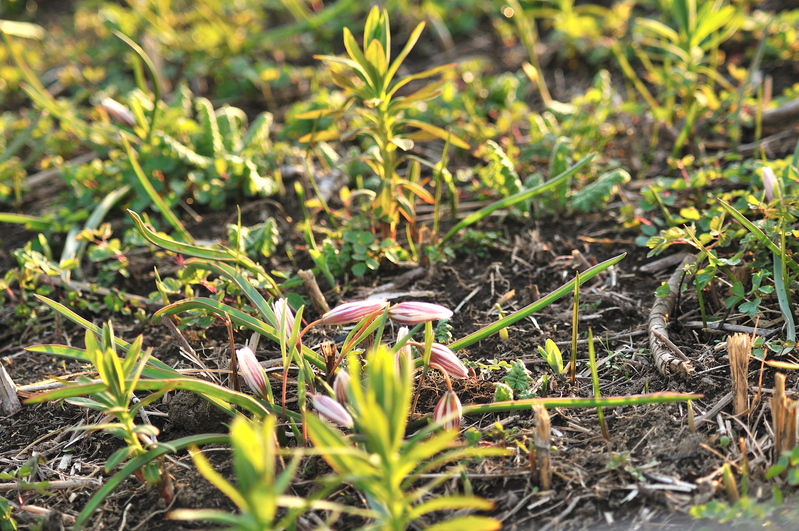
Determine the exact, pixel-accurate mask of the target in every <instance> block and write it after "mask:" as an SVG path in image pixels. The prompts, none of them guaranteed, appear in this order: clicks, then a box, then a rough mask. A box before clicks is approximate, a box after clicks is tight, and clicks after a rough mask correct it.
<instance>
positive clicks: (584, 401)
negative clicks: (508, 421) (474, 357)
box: [463, 391, 705, 415]
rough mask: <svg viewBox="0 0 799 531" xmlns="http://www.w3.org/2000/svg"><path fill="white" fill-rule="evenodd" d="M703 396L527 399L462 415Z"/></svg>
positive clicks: (467, 409)
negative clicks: (536, 406) (533, 407)
mask: <svg viewBox="0 0 799 531" xmlns="http://www.w3.org/2000/svg"><path fill="white" fill-rule="evenodd" d="M704 396H705V395H700V394H691V393H676V392H672V391H666V392H662V393H651V394H646V395H627V396H606V397H604V398H572V397H555V398H529V399H525V400H513V401H508V402H493V403H491V404H476V405H466V406H463V414H464V415H485V414H488V413H507V412H509V411H530V408H531V407H532V406H534V405H536V404H541V405H542V406H544V407H545V408H548V409H550V408H554V407H598V406H602V407H619V406H640V405H644V404H668V403H671V402H685V401H687V400H699V399H700V398H703V397H704Z"/></svg>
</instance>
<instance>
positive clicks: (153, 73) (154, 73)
mask: <svg viewBox="0 0 799 531" xmlns="http://www.w3.org/2000/svg"><path fill="white" fill-rule="evenodd" d="M114 35H116V36H117V37H119V39H120V40H121V41H122V42H124V43H125V44H127V45H128V46H129V47H130V49H131V50H133V51H134V52H135V53H136V55H138V56H139V59H141V61H142V63H144V66H146V67H147V71H148V72H149V73H150V77H151V78H152V79H153V112H152V114H151V115H150V125H149V127H148V128H147V137H146V138H145V142H150V139H151V138H152V137H153V131H154V129H155V119H156V118H157V117H158V103H159V102H160V101H161V80H160V78H159V77H158V70H157V69H156V68H155V63H153V60H152V59H150V56H149V55H147V53H146V52H145V51H144V50H143V49H142V47H141V46H139V45H138V44H136V43H135V42H134V41H133V40H131V39H130V37H128V36H127V35H124V34H122V33H120V32H119V31H117V30H114ZM123 140H124V138H123ZM189 241H191V240H189Z"/></svg>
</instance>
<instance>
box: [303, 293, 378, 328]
mask: <svg viewBox="0 0 799 531" xmlns="http://www.w3.org/2000/svg"><path fill="white" fill-rule="evenodd" d="M387 305H388V302H387V301H386V300H385V299H380V300H373V301H372V300H367V301H355V302H345V303H344V304H340V305H338V306H336V307H335V308H333V309H332V310H330V311H329V312H327V313H326V314H324V315H323V316H322V318H321V319H320V320H319V322H320V323H321V324H326V325H342V324H347V323H357V322H358V321H360V320H361V319H363V318H364V317H367V316H369V315H374V314H377V313H380V312H382V311H383V310H384V309H385V308H386V306H387Z"/></svg>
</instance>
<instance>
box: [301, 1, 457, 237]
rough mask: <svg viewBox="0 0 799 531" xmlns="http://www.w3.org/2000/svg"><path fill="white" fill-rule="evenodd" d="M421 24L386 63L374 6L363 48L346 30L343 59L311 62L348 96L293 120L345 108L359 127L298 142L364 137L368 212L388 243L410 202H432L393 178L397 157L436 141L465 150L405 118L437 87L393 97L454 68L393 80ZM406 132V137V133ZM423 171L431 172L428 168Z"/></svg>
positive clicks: (384, 32) (381, 14)
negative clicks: (369, 175) (371, 182)
mask: <svg viewBox="0 0 799 531" xmlns="http://www.w3.org/2000/svg"><path fill="white" fill-rule="evenodd" d="M423 29H424V23H423V22H422V23H419V25H417V26H416V28H415V29H414V30H413V31H412V32H411V35H410V36H409V37H408V40H407V41H406V43H405V46H404V47H403V49H402V51H401V52H400V53H399V55H398V56H397V57H396V58H395V59H394V60H393V61H392V60H391V30H390V27H389V17H388V11H386V10H385V9H383V10H381V9H380V8H378V7H377V6H375V7H373V8H372V10H371V11H370V12H369V15H368V17H367V19H366V24H365V27H364V36H363V48H361V46H360V45H359V44H358V42H357V41H356V39H355V37H354V36H353V35H352V33H351V32H350V30H349V29H347V28H344V46H345V48H346V49H347V54H348V56H349V57H346V58H343V57H336V56H330V55H320V56H317V58H318V59H321V60H323V61H325V62H327V63H330V64H331V65H340V66H341V67H343V68H344V69H343V70H341V69H339V68H332V67H331V74H332V77H333V81H334V82H335V83H336V85H338V86H339V87H341V88H342V89H344V91H345V92H346V93H347V94H348V95H349V97H348V99H347V101H346V102H345V104H344V106H343V107H342V108H341V109H323V110H316V111H309V112H306V113H302V114H300V115H298V116H297V117H298V118H301V119H303V118H304V119H319V118H322V117H325V116H331V115H336V116H338V115H342V114H344V113H345V112H347V110H348V108H349V107H350V106H351V105H353V104H354V105H355V107H354V109H353V110H352V111H351V112H352V113H353V114H354V115H356V116H357V117H359V118H360V120H361V123H360V125H357V126H356V127H355V128H354V129H351V130H349V131H347V132H345V133H340V132H336V131H329V130H326V131H317V132H314V133H310V134H308V135H305V136H304V137H302V138H301V139H300V140H301V141H304V142H318V141H326V140H333V139H339V140H346V139H349V138H354V137H359V136H361V137H366V138H368V139H369V140H370V141H371V142H373V146H372V148H371V149H369V150H368V151H367V152H366V153H365V154H364V160H365V161H366V163H367V164H368V165H369V166H370V167H371V169H372V170H373V171H374V172H375V175H377V177H378V178H379V179H380V183H379V185H378V187H377V190H376V191H374V192H372V193H371V195H372V196H373V200H372V210H373V212H374V214H375V216H376V217H377V219H378V224H379V227H380V232H381V235H382V237H383V238H392V239H393V238H394V236H395V234H396V228H397V225H398V223H399V219H400V216H401V215H402V216H404V217H405V218H406V219H408V220H409V221H414V220H415V207H414V201H415V199H414V196H415V197H418V198H420V199H422V200H423V201H425V202H427V203H433V202H434V198H433V196H432V195H431V194H430V193H429V192H428V191H427V190H425V189H424V188H423V187H422V186H420V185H419V183H418V182H416V181H412V180H410V179H403V178H402V177H400V174H399V172H398V170H399V167H400V165H401V164H402V163H403V162H404V161H405V157H404V156H401V155H400V154H399V152H406V151H408V150H410V149H411V148H412V147H413V145H414V142H415V141H417V140H426V139H430V138H440V139H443V140H446V141H447V142H449V143H450V144H452V145H454V146H457V147H460V148H463V149H468V148H469V145H468V144H467V143H466V142H464V141H463V140H461V139H459V138H457V137H456V136H453V135H452V134H450V133H448V132H447V131H445V130H444V129H441V128H440V127H437V126H435V125H433V124H430V123H427V122H422V121H419V120H414V119H410V118H406V117H405V111H406V110H407V109H409V108H411V107H413V106H415V105H417V104H419V103H421V102H425V101H429V100H431V99H434V98H436V97H437V96H438V95H439V94H440V93H441V89H442V87H443V86H444V81H437V82H435V83H432V84H429V85H427V86H424V87H421V88H419V89H417V90H416V91H415V92H413V93H412V94H409V95H407V96H397V91H399V90H400V89H401V88H402V87H404V86H406V85H407V84H409V83H411V82H412V81H416V80H420V79H426V78H429V77H432V76H435V75H437V74H440V73H442V72H444V71H446V70H449V69H451V68H453V67H454V65H452V64H448V65H442V66H437V67H434V68H431V69H428V70H425V71H423V72H419V73H417V74H412V75H408V76H405V77H402V78H400V79H397V80H395V79H394V77H395V76H396V74H397V72H398V70H399V68H400V66H401V65H402V63H403V61H404V60H405V58H406V57H407V56H408V54H409V53H410V51H411V49H413V47H414V46H415V44H416V42H417V41H418V40H419V36H420V35H421V33H422V30H423ZM409 129H410V131H409ZM428 165H429V166H431V167H432V166H434V165H433V164H432V163H429V164H428Z"/></svg>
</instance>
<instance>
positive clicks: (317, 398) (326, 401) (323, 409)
mask: <svg viewBox="0 0 799 531" xmlns="http://www.w3.org/2000/svg"><path fill="white" fill-rule="evenodd" d="M310 396H311V400H313V407H315V408H316V411H318V412H319V415H321V416H322V417H324V418H326V419H327V420H329V421H331V422H334V423H335V424H338V425H339V426H342V427H344V428H352V426H353V421H352V416H350V414H349V412H348V411H347V410H346V408H345V407H344V406H342V405H341V404H339V403H338V402H336V401H335V400H333V399H332V398H330V397H329V396H326V395H319V394H315V395H310Z"/></svg>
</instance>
